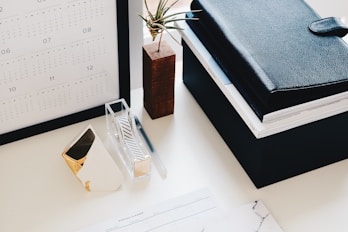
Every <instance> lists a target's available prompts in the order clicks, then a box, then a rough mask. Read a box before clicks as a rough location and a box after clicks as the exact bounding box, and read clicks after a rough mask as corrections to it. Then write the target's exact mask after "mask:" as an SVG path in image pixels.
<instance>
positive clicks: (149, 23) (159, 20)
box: [139, 0, 201, 52]
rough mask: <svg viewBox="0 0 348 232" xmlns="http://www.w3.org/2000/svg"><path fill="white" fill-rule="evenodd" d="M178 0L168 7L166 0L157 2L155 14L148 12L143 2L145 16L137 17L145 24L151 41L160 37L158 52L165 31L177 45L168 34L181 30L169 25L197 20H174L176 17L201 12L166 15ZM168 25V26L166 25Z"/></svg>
mask: <svg viewBox="0 0 348 232" xmlns="http://www.w3.org/2000/svg"><path fill="white" fill-rule="evenodd" d="M178 1H179V0H176V1H174V2H173V3H172V4H170V5H168V6H167V4H168V0H159V2H158V6H157V10H156V13H155V14H153V13H151V11H150V10H149V7H148V5H147V1H146V0H144V3H145V7H146V11H147V14H148V15H147V16H146V17H144V16H142V15H139V16H140V17H141V18H142V19H143V20H144V21H145V23H146V27H147V28H148V29H149V32H150V34H151V36H152V41H155V39H156V37H157V36H158V35H160V39H159V42H158V52H159V51H160V47H161V41H162V35H163V32H164V31H166V32H167V33H168V34H169V36H170V37H171V38H172V39H174V40H175V41H176V42H177V43H179V41H177V39H175V38H174V36H173V35H172V34H171V33H170V32H169V30H171V29H174V30H183V28H181V27H177V26H173V25H172V24H170V23H173V22H176V21H182V20H198V18H187V17H183V18H176V16H178V15H182V14H187V13H193V12H199V11H201V10H193V11H186V12H176V13H173V14H170V15H166V14H167V13H168V11H169V10H170V9H171V8H172V7H173V6H174V5H175V4H176V3H177V2H178ZM168 24H170V25H168Z"/></svg>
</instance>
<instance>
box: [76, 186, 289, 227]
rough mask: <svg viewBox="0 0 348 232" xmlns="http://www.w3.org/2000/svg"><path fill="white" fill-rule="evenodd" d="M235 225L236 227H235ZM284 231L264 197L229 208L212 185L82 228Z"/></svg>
mask: <svg viewBox="0 0 348 232" xmlns="http://www.w3.org/2000/svg"><path fill="white" fill-rule="evenodd" d="M232 228H233V230H231V229H232ZM95 231H98V232H102V231H103V232H178V231H180V232H216V231H218V232H225V231H226V232H230V231H238V232H282V230H281V228H280V226H279V225H278V224H277V222H276V221H275V220H274V218H273V217H272V215H271V214H270V212H269V211H268V210H267V208H266V207H265V206H264V204H263V203H262V202H261V201H255V202H250V203H248V204H245V205H242V206H241V207H238V208H235V209H233V210H232V211H230V212H225V211H223V210H222V209H221V207H219V206H218V205H217V204H216V201H215V200H214V197H213V196H212V194H211V192H210V191H209V190H208V189H202V190H198V191H195V192H192V193H188V194H186V195H183V196H180V197H177V198H174V199H171V200H168V201H165V202H162V203H159V204H157V205H155V206H152V207H149V208H146V209H143V210H139V211H137V212H133V213H130V214H127V215H125V216H123V217H121V218H114V219H110V220H107V221H104V222H102V223H99V224H96V225H92V226H89V227H87V228H84V229H82V230H80V231H79V232H95Z"/></svg>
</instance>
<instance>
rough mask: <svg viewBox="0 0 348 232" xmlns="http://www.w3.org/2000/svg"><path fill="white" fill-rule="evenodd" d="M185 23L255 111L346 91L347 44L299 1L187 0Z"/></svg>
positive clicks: (272, 108)
mask: <svg viewBox="0 0 348 232" xmlns="http://www.w3.org/2000/svg"><path fill="white" fill-rule="evenodd" d="M191 9H192V10H194V9H202V10H203V11H202V12H198V13H194V14H189V15H188V17H199V18H200V20H198V21H193V20H188V21H187V23H188V24H189V26H190V27H191V28H192V30H193V31H194V32H195V34H196V35H197V36H198V37H199V39H200V40H201V41H202V43H203V44H204V45H205V46H206V48H207V49H208V50H209V52H210V53H211V54H212V56H213V57H214V58H215V60H216V61H217V63H218V64H219V65H220V66H221V68H222V70H223V71H224V72H225V73H226V74H227V76H228V77H229V78H230V80H231V82H232V83H233V84H234V85H235V86H236V87H237V89H238V90H239V91H240V92H241V94H242V95H243V96H244V98H245V99H246V100H247V101H248V102H249V104H250V106H251V107H252V108H253V109H254V111H255V112H256V114H257V115H258V116H259V117H260V118H261V119H262V116H263V115H264V114H266V113H269V112H272V111H275V110H279V109H282V108H286V107H289V106H292V105H296V104H300V103H304V102H307V101H310V100H315V99H319V98H321V97H325V96H330V95H332V94H336V93H340V92H342V91H347V90H348V68H347V65H348V47H347V44H346V43H345V42H344V41H343V40H342V39H341V38H339V37H337V36H317V35H315V34H313V33H312V32H311V31H310V30H309V28H308V26H309V25H310V24H311V23H312V22H314V21H317V20H320V19H321V18H320V17H319V15H318V14H317V13H316V12H315V11H314V10H313V9H312V8H311V7H309V6H308V5H307V4H306V3H305V2H304V1H302V0H263V1H260V0H247V1H240V0H193V1H192V3H191Z"/></svg>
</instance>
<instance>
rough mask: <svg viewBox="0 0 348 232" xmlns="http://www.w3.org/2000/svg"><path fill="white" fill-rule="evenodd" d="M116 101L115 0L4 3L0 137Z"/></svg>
mask: <svg viewBox="0 0 348 232" xmlns="http://www.w3.org/2000/svg"><path fill="white" fill-rule="evenodd" d="M118 98H119V78H118V49H117V17H116V1H115V0H72V1H71V0H70V1H65V0H25V1H23V0H11V1H1V2H0V135H1V134H4V133H7V132H10V131H14V130H17V129H20V128H23V127H27V126H30V125H34V124H38V123H41V122H44V121H48V120H52V119H55V118H58V117H62V116H65V115H68V114H73V113H75V112H79V111H83V110H86V109H88V108H91V107H93V106H98V105H102V104H104V103H105V102H108V101H111V100H114V99H118Z"/></svg>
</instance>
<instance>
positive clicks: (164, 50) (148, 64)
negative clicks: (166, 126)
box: [143, 41, 175, 119]
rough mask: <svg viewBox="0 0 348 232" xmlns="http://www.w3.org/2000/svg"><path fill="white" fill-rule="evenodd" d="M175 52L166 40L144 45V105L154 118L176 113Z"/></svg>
mask: <svg viewBox="0 0 348 232" xmlns="http://www.w3.org/2000/svg"><path fill="white" fill-rule="evenodd" d="M174 80H175V52H174V51H173V49H172V48H171V47H170V46H169V45H168V44H167V43H166V42H165V41H162V42H161V47H160V50H159V51H158V43H151V44H148V45H144V46H143V89H144V107H145V109H146V111H147V112H148V114H149V115H150V117H151V118H152V119H156V118H159V117H163V116H166V115H170V114H173V113H174Z"/></svg>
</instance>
